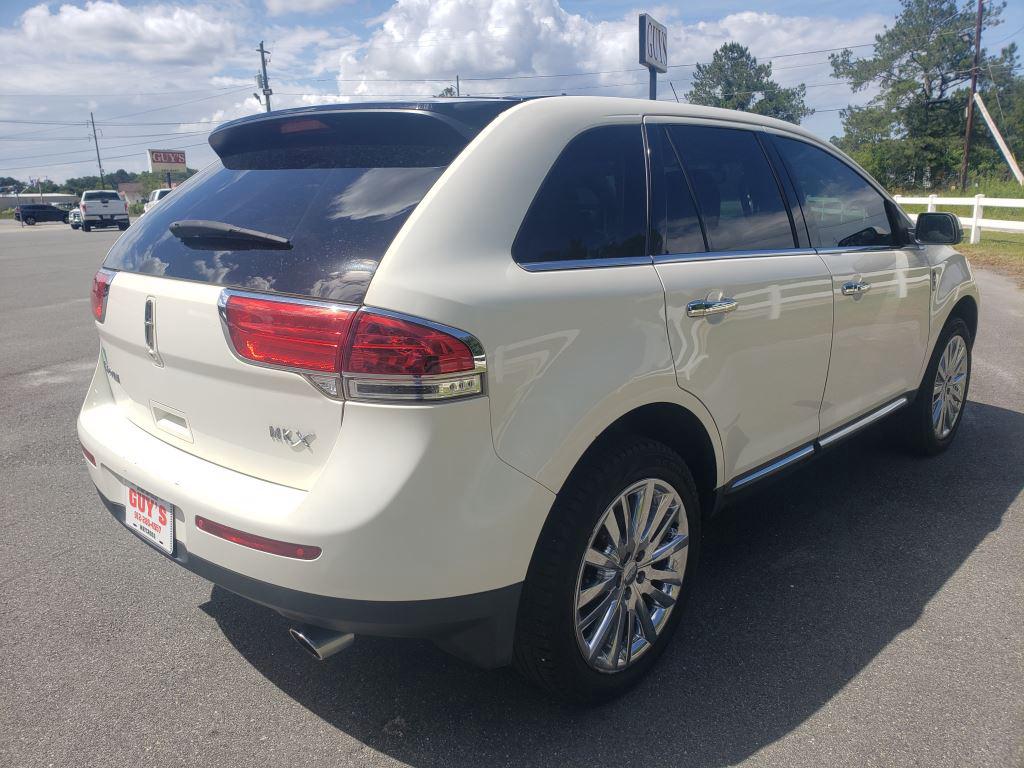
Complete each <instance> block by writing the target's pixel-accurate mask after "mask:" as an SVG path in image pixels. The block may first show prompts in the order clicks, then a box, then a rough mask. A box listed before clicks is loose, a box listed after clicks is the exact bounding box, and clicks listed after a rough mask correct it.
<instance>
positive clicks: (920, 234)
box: [914, 213, 964, 245]
mask: <svg viewBox="0 0 1024 768" xmlns="http://www.w3.org/2000/svg"><path fill="white" fill-rule="evenodd" d="M914 236H915V237H916V238H917V242H919V243H926V244H928V245H956V244H957V243H959V242H960V241H961V240H963V239H964V230H963V227H961V226H960V219H958V218H957V217H956V216H954V215H953V214H952V213H919V214H917V226H916V227H915V228H914Z"/></svg>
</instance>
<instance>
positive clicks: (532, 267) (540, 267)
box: [514, 256, 652, 272]
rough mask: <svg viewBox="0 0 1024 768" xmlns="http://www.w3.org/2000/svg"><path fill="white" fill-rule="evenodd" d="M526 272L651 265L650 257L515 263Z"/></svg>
mask: <svg viewBox="0 0 1024 768" xmlns="http://www.w3.org/2000/svg"><path fill="white" fill-rule="evenodd" d="M514 263H515V264H516V265H518V266H519V267H520V268H521V269H522V270H523V271H525V272H561V271H562V270H567V269H605V268H608V267H635V266H639V265H641V264H646V265H648V266H650V265H651V263H652V262H651V257H650V256H615V257H610V258H607V259H575V260H573V259H566V260H564V261H533V262H528V263H526V264H521V263H520V262H518V261H514Z"/></svg>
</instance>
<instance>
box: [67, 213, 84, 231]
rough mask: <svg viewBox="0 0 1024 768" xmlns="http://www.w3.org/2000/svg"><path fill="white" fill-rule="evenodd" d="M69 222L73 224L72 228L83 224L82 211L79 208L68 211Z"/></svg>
mask: <svg viewBox="0 0 1024 768" xmlns="http://www.w3.org/2000/svg"><path fill="white" fill-rule="evenodd" d="M68 223H69V224H71V228H72V229H78V228H79V227H81V226H82V211H81V210H80V209H79V208H72V209H71V210H70V211H68Z"/></svg>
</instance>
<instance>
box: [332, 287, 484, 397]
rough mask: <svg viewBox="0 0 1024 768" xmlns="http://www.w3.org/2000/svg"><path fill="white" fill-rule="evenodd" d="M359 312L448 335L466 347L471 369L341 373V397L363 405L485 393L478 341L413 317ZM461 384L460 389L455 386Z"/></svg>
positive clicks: (367, 309)
mask: <svg viewBox="0 0 1024 768" xmlns="http://www.w3.org/2000/svg"><path fill="white" fill-rule="evenodd" d="M359 311H360V312H371V313H373V314H375V315H381V316H383V317H391V318H394V319H395V320H403V321H405V322H408V323H413V324H414V325H422V326H424V327H426V328H433V329H434V330H435V331H440V332H441V333H444V334H447V335H448V336H452V337H454V338H456V339H458V340H459V341H461V342H462V343H463V344H465V345H466V346H467V347H469V351H470V352H471V353H472V355H473V370H471V371H459V372H458V373H440V374H436V375H431V376H380V375H373V374H355V373H343V374H342V377H343V380H344V384H345V398H346V399H348V400H361V401H364V402H375V403H380V402H395V403H410V402H436V401H439V400H458V399H465V398H470V397H479V396H480V395H484V394H486V376H485V374H486V371H487V355H486V354H485V352H484V346H483V344H481V343H480V340H479V339H478V338H477V337H476V336H474V335H473V334H471V333H467V332H466V331H464V330H462V329H461V328H455V327H453V326H450V325H445V324H444V323H438V322H435V321H433V320H427V319H425V318H422V317H417V316H416V315H409V314H406V313H404V312H396V311H394V310H391V309H383V308H381V307H373V306H364V307H363V308H362V309H360V310H359ZM459 382H464V386H457V385H458V383H459Z"/></svg>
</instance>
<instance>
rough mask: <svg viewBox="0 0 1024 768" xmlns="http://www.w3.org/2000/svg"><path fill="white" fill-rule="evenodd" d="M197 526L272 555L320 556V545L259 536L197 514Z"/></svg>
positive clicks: (313, 558) (306, 557) (313, 557)
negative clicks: (313, 545)
mask: <svg viewBox="0 0 1024 768" xmlns="http://www.w3.org/2000/svg"><path fill="white" fill-rule="evenodd" d="M196 528H198V529H199V530H201V531H205V532H206V533H209V534H210V535H211V536H217V537H218V538H221V539H225V540H227V541H230V542H232V543H234V544H240V545H242V546H243V547H249V549H258V550H259V551H260V552H269V553H270V554H272V555H280V556H281V557H293V558H295V559H296V560H316V559H317V558H318V557H320V552H321V549H320V547H312V546H310V545H308V544H292V543H291V542H287V541H278V540H277V539H268V538H267V537H266V536H257V535H256V534H255V533H246V532H245V531H240V530H238V529H237V528H230V527H229V526H226V525H223V524H221V523H215V522H214V521H213V520H208V519H206V518H205V517H201V516H199V515H196Z"/></svg>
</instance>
